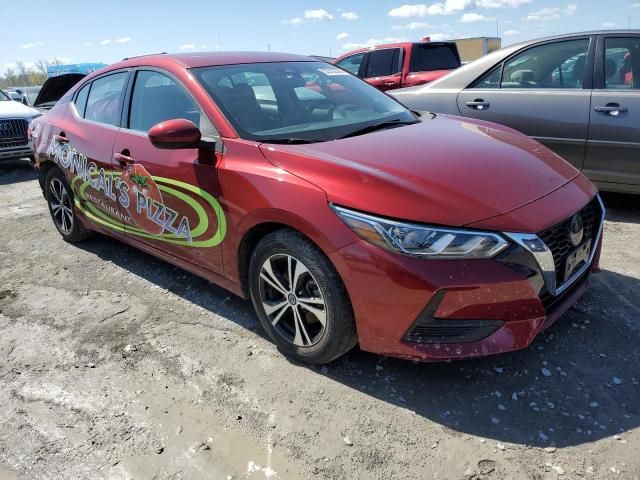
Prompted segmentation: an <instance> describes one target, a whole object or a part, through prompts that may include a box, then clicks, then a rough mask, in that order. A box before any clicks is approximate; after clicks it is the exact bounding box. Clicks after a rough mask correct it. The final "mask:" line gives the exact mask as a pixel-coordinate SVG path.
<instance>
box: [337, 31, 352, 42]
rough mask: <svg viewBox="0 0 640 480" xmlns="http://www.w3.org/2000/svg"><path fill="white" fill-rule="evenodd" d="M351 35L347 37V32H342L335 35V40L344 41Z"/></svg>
mask: <svg viewBox="0 0 640 480" xmlns="http://www.w3.org/2000/svg"><path fill="white" fill-rule="evenodd" d="M350 36H351V35H349V34H348V33H347V32H342V33H339V34H338V35H336V40H345V39H347V38H349V37H350Z"/></svg>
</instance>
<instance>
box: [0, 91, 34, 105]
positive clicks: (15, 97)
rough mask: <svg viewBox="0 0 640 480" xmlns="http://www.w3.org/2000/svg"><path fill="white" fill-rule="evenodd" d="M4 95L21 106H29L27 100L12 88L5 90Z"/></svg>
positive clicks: (22, 94)
mask: <svg viewBox="0 0 640 480" xmlns="http://www.w3.org/2000/svg"><path fill="white" fill-rule="evenodd" d="M4 93H5V94H6V95H7V96H8V97H9V98H10V99H11V100H13V101H14V102H20V103H22V104H23V105H27V106H29V99H28V98H27V96H26V95H25V94H24V93H22V92H21V91H20V90H17V89H13V88H12V89H7V90H5V91H4Z"/></svg>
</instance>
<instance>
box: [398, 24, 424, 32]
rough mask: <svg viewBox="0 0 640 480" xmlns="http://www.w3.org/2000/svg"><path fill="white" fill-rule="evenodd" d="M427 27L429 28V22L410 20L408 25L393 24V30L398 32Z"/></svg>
mask: <svg viewBox="0 0 640 480" xmlns="http://www.w3.org/2000/svg"><path fill="white" fill-rule="evenodd" d="M425 28H429V24H428V23H427V22H409V23H407V24H406V25H393V26H392V27H391V30H393V31H396V32H398V31H401V30H424V29H425Z"/></svg>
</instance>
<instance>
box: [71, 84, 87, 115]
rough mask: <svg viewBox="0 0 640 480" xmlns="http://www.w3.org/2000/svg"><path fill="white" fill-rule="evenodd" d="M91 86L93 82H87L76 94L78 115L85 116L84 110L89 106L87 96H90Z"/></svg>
mask: <svg viewBox="0 0 640 480" xmlns="http://www.w3.org/2000/svg"><path fill="white" fill-rule="evenodd" d="M90 88H91V83H87V84H86V85H85V86H84V87H82V88H81V89H80V91H79V92H78V94H77V95H76V99H75V101H74V102H73V103H74V104H75V106H76V109H77V110H78V115H80V116H81V117H84V110H85V108H86V107H87V98H88V97H89V89H90Z"/></svg>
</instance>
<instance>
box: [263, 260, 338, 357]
mask: <svg viewBox="0 0 640 480" xmlns="http://www.w3.org/2000/svg"><path fill="white" fill-rule="evenodd" d="M260 300H261V301H262V307H263V308H264V311H265V313H266V314H267V317H269V321H270V322H271V324H272V325H273V327H274V328H275V330H276V332H278V333H279V334H280V335H282V336H283V337H284V338H285V339H286V340H287V341H289V342H291V343H293V344H294V345H296V346H298V347H307V346H310V345H315V344H316V343H318V341H319V340H320V338H322V335H323V334H324V331H325V326H326V324H327V311H326V309H327V306H326V304H325V301H324V296H323V295H322V291H321V290H320V287H319V286H318V282H317V281H316V279H315V278H314V277H313V275H312V274H311V272H309V269H308V268H307V267H306V266H305V265H304V263H302V262H301V261H300V260H298V259H297V258H294V257H293V256H291V255H287V254H276V255H272V256H271V257H269V258H267V260H266V261H265V262H264V264H263V265H262V269H261V270H260Z"/></svg>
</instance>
